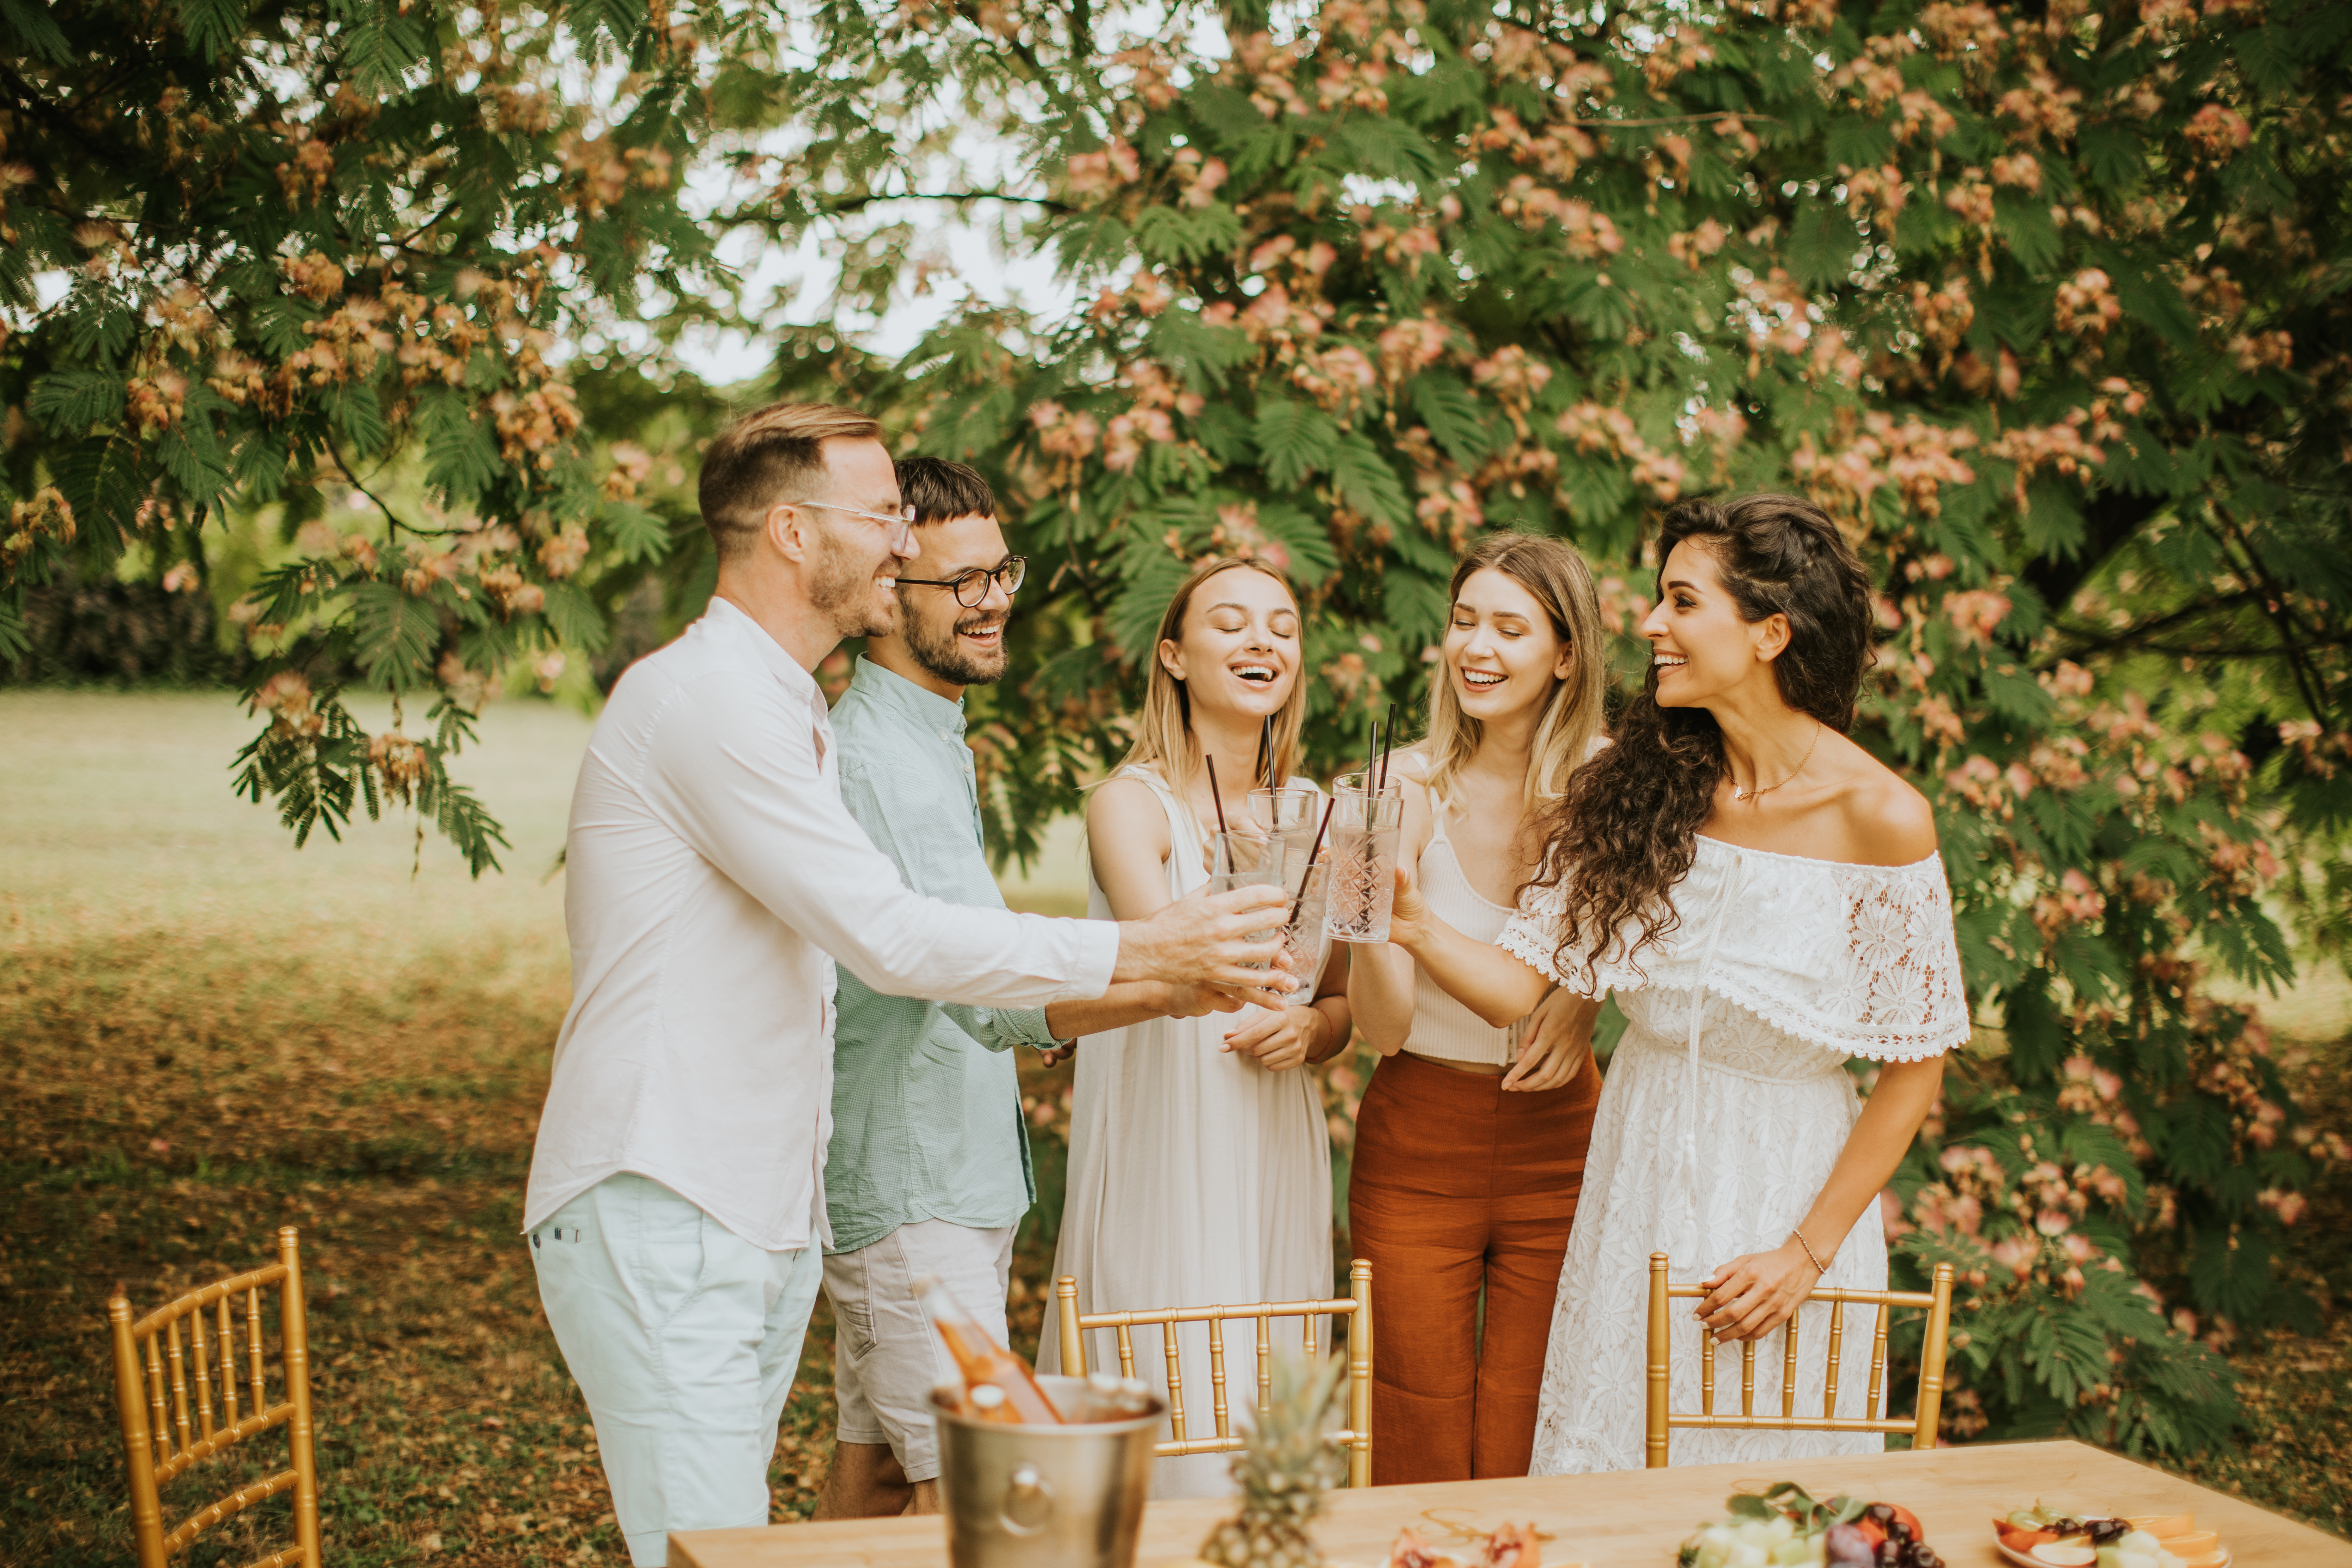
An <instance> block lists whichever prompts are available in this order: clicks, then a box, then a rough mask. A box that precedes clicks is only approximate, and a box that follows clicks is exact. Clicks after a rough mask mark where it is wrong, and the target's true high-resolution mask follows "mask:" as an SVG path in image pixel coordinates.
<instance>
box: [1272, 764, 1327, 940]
mask: <svg viewBox="0 0 2352 1568" xmlns="http://www.w3.org/2000/svg"><path fill="white" fill-rule="evenodd" d="M1338 804H1339V796H1337V795H1327V796H1325V797H1324V801H1323V823H1322V826H1319V827H1318V828H1316V830H1315V845H1314V847H1312V848H1311V849H1309V850H1307V869H1306V870H1304V871H1301V872H1300V873H1299V874H1298V896H1297V898H1295V899H1293V900H1290V918H1289V919H1288V920H1286V921H1283V922H1282V923H1283V924H1284V925H1286V926H1295V925H1297V923H1298V911H1299V910H1301V909H1303V908H1305V907H1306V904H1307V882H1308V881H1309V880H1310V879H1312V878H1313V877H1314V875H1315V858H1316V857H1317V856H1318V855H1320V854H1322V853H1323V835H1324V833H1325V832H1326V831H1327V830H1328V829H1329V827H1330V826H1331V808H1332V807H1333V806H1334V805H1338Z"/></svg>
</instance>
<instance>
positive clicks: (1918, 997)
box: [1649, 850, 1969, 1061]
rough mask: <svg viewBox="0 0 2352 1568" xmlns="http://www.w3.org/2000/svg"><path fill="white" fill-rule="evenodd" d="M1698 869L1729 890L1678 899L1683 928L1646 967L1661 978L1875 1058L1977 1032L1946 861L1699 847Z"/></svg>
mask: <svg viewBox="0 0 2352 1568" xmlns="http://www.w3.org/2000/svg"><path fill="white" fill-rule="evenodd" d="M1694 869H1695V871H1703V872H1704V875H1698V876H1694V878H1693V881H1694V882H1705V883H1707V884H1708V885H1709V886H1708V888H1707V889H1706V890H1707V892H1709V893H1712V892H1713V890H1714V889H1718V888H1719V889H1722V893H1723V896H1722V898H1721V900H1720V902H1719V903H1718V902H1717V900H1716V899H1714V898H1713V897H1695V898H1693V899H1692V900H1690V901H1688V902H1686V903H1683V904H1681V906H1680V907H1681V909H1682V911H1683V915H1684V920H1685V928H1684V929H1683V930H1682V931H1679V932H1677V933H1676V938H1677V940H1676V941H1675V943H1674V944H1673V952H1672V953H1671V954H1670V955H1669V956H1667V957H1665V958H1664V960H1663V962H1661V963H1656V964H1653V965H1650V966H1649V967H1650V969H1651V971H1652V975H1651V978H1652V983H1653V984H1660V985H1675V984H1681V985H1692V986H1697V987H1699V988H1702V989H1705V990H1707V991H1712V992H1714V993H1716V994H1717V995H1719V996H1722V997H1725V998H1726V999H1727V1000H1729V1001H1732V1002H1736V1003H1738V1005H1741V1006H1743V1007H1746V1008H1747V1009H1748V1010H1749V1011H1750V1012H1753V1013H1756V1014H1758V1015H1759V1016H1762V1017H1764V1018H1766V1019H1768V1020H1769V1021H1770V1022H1771V1023H1773V1024H1774V1025H1777V1026H1779V1027H1780V1028H1782V1029H1785V1030H1787V1031H1788V1032H1789V1033H1790V1034H1792V1035H1797V1036H1800V1037H1803V1038H1805V1039H1808V1040H1811V1041H1813V1042H1814V1043H1815V1044H1817V1045H1822V1046H1825V1047H1829V1048H1830V1049H1832V1050H1836V1051H1841V1052H1843V1053H1844V1054H1846V1055H1848V1056H1855V1057H1868V1058H1872V1059H1874V1060H1876V1061H1921V1060H1925V1059H1926V1058H1929V1057H1935V1056H1940V1055H1942V1054H1943V1053H1944V1052H1946V1051H1948V1050H1950V1049H1952V1048H1953V1047H1956V1046H1958V1045H1960V1044H1962V1043H1963V1042H1965V1041H1966V1040H1967V1039H1968V1037H1969V1003H1968V994H1967V991H1966V990H1965V988H1964V987H1963V986H1962V985H1961V984H1960V954H1959V944H1958V940H1957V939H1956V938H1955V936H1954V934H1953V931H1952V896H1951V891H1950V889H1948V887H1947V886H1946V884H1945V881H1944V866H1943V862H1942V861H1941V860H1938V859H1928V860H1922V861H1920V862H1919V863H1917V864H1916V865H1912V866H1849V865H1841V864H1836V863H1833V862H1830V861H1822V860H1801V859H1798V858H1795V857H1792V856H1771V855H1765V854H1762V853H1760V852H1759V851H1756V850H1739V851H1733V852H1729V854H1728V855H1727V854H1725V853H1722V852H1718V853H1714V854H1708V855H1703V856H1702V857H1701V862H1700V866H1699V867H1698V868H1694ZM1698 890H1699V889H1693V891H1694V892H1697V891H1698ZM1694 909H1696V910H1697V911H1698V912H1697V913H1696V915H1694V914H1693V910H1694ZM1717 923H1719V924H1720V928H1721V929H1720V930H1719V931H1713V930H1711V929H1710V928H1711V927H1713V926H1715V925H1716V924H1717ZM1710 937H1711V938H1712V940H1710ZM1702 955H1705V956H1703V957H1702Z"/></svg>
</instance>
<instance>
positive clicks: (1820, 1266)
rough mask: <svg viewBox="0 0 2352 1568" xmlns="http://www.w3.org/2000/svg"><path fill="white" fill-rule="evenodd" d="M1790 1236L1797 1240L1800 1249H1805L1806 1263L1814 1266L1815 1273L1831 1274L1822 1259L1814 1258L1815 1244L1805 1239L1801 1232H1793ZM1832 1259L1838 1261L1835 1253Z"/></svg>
mask: <svg viewBox="0 0 2352 1568" xmlns="http://www.w3.org/2000/svg"><path fill="white" fill-rule="evenodd" d="M1789 1234H1790V1236H1792V1237H1795V1238H1796V1242H1797V1245H1798V1246H1799V1247H1803V1248H1804V1249H1805V1261H1806V1262H1808V1263H1810V1264H1811V1265H1812V1266H1813V1272H1814V1273H1816V1274H1827V1273H1828V1272H1829V1267H1828V1265H1827V1264H1824V1263H1823V1262H1822V1260H1821V1259H1820V1258H1816V1257H1814V1256H1813V1244H1812V1243H1811V1242H1810V1241H1807V1240H1806V1239H1805V1233H1804V1232H1803V1231H1801V1230H1792V1231H1790V1233H1789ZM1830 1258H1831V1261H1832V1262H1834V1261H1836V1259H1837V1254H1836V1253H1834V1252H1832V1253H1831V1254H1830Z"/></svg>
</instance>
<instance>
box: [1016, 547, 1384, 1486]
mask: <svg viewBox="0 0 2352 1568" xmlns="http://www.w3.org/2000/svg"><path fill="white" fill-rule="evenodd" d="M1155 651H1156V657H1155V658H1154V660H1153V664H1152V669H1151V674H1150V682H1149V685H1148V687H1147V689H1146V692H1145V697H1144V703H1143V711H1142V715H1141V718H1140V721H1139V725H1138V735H1137V739H1136V743H1135V747H1134V749H1133V750H1132V751H1130V752H1129V753H1128V756H1127V760H1126V761H1125V762H1124V763H1122V764H1121V765H1120V767H1119V768H1118V771H1117V772H1116V773H1113V775H1112V776H1111V777H1110V778H1109V779H1108V780H1107V781H1105V782H1104V783H1103V784H1100V785H1098V786H1097V788H1096V789H1095V791H1094V793H1093V795H1091V796H1090V797H1089V798H1088V801H1087V858H1088V877H1087V912H1088V913H1089V914H1090V915H1092V916H1094V917H1095V918H1097V919H1098V920H1134V919H1138V918H1139V917H1140V916H1141V915H1143V914H1145V913H1148V912H1150V910H1157V909H1160V908H1162V907H1164V906H1165V905H1167V904H1169V903H1170V902H1172V901H1173V900H1177V899H1180V898H1182V897H1184V896H1185V895H1187V894H1189V893H1192V892H1193V891H1195V890H1197V889H1200V888H1201V886H1202V883H1204V882H1205V881H1206V880H1207V878H1208V868H1207V858H1206V847H1207V845H1208V844H1209V841H1210V840H1209V835H1210V833H1211V832H1213V830H1214V829H1215V826H1216V822H1217V811H1216V805H1215V803H1214V802H1213V800H1212V799H1211V796H1210V792H1209V770H1208V767H1207V762H1208V760H1209V759H1210V758H1214V759H1215V761H1216V764H1217V768H1216V771H1217V778H1218V781H1219V783H1220V784H1222V785H1223V791H1224V795H1223V800H1224V815H1225V818H1226V820H1227V822H1228V824H1229V825H1232V826H1234V827H1236V828H1239V826H1240V825H1241V823H1242V821H1243V820H1244V819H1245V818H1246V816H1247V815H1248V812H1247V804H1246V796H1247V794H1248V791H1249V789H1250V787H1251V784H1252V783H1253V782H1254V775H1255V771H1256V767H1257V756H1258V747H1259V742H1260V737H1261V735H1263V734H1265V733H1266V732H1267V731H1268V728H1269V726H1268V720H1269V718H1270V719H1271V721H1272V722H1271V726H1270V728H1271V737H1272V744H1271V750H1272V752H1273V766H1272V769H1271V772H1272V773H1273V774H1274V776H1276V777H1279V778H1286V779H1288V781H1289V783H1290V784H1292V785H1294V786H1302V787H1312V786H1311V785H1310V784H1308V781H1307V780H1305V779H1300V778H1292V777H1290V769H1291V766H1292V763H1293V759H1294V758H1295V757H1296V755H1297V747H1298V732H1299V729H1300V726H1301V724H1302V722H1303V721H1304V719H1305V715H1306V697H1305V691H1304V689H1303V688H1302V686H1301V684H1300V675H1301V670H1302V665H1303V659H1304V651H1303V649H1302V647H1301V646H1300V642H1299V625H1298V603H1297V599H1296V598H1295V597H1294V596H1293V595H1292V594H1291V591H1290V586H1289V584H1287V583H1286V582H1285V581H1284V579H1283V578H1282V576H1281V575H1280V574H1278V573H1276V572H1275V571H1273V570H1272V569H1270V568H1269V567H1267V566H1265V565H1264V564H1263V563H1259V562H1255V561H1250V560H1233V559H1225V560H1219V561H1213V562H1210V563H1207V564H1205V565H1203V566H1202V568H1201V569H1200V570H1199V571H1197V572H1195V573H1193V574H1192V575H1191V576H1190V577H1188V578H1186V579H1185V581H1184V582H1183V584H1181V585H1180V586H1179V587H1178V588H1177V590H1176V595H1175V597H1174V598H1173V599H1172V600H1171V601H1170V603H1169V605H1168V609H1167V612H1166V614H1165V615H1164V616H1162V617H1161V620H1160V638H1159V642H1158V647H1157V648H1156V650H1155ZM1345 954H1346V950H1345V949H1344V948H1342V949H1339V953H1338V955H1337V956H1332V955H1331V949H1330V946H1329V944H1328V943H1327V944H1324V945H1323V947H1322V948H1321V950H1320V951H1319V952H1318V955H1317V958H1316V961H1315V967H1316V968H1317V969H1318V972H1319V975H1318V982H1317V984H1316V988H1315V992H1314V994H1313V997H1312V1000H1311V1003H1310V1004H1309V1005H1298V1006H1291V1007H1288V1008H1286V1009H1283V1010H1281V1011H1279V1012H1276V1011H1271V1010H1268V1009H1265V1008H1262V1007H1251V1008H1245V1009H1244V1010H1243V1011H1242V1012H1240V1013H1235V1014H1213V1015H1211V1016H1206V1017H1194V1018H1160V1019H1154V1020H1152V1021H1150V1022H1149V1023H1143V1024H1137V1025H1134V1026H1130V1027H1128V1028H1125V1029H1117V1030H1113V1031H1110V1032H1108V1033H1107V1034H1101V1035H1090V1036H1088V1037H1086V1038H1085V1039H1083V1040H1082V1041H1081V1042H1080V1043H1079V1047H1078V1053H1077V1083H1076V1092H1075V1096H1074V1100H1073V1105H1072V1111H1071V1118H1070V1177H1069V1195H1068V1198H1067V1201H1066V1205H1065V1206H1064V1208H1063V1211H1062V1233H1061V1239H1060V1241H1059V1243H1058V1245H1057V1246H1056V1247H1055V1257H1054V1277H1055V1279H1060V1278H1061V1277H1062V1276H1064V1275H1070V1276H1073V1277H1075V1278H1076V1280H1077V1282H1078V1309H1079V1310H1080V1311H1083V1312H1100V1311H1122V1310H1133V1309H1142V1308H1149V1307H1176V1306H1202V1307H1205V1306H1214V1305H1220V1304H1227V1303H1235V1302H1245V1301H1267V1300H1280V1301H1295V1300H1314V1299H1319V1298H1323V1297H1328V1295H1329V1294H1330V1293H1331V1285H1332V1279H1331V1145H1330V1139H1329V1134H1328V1131H1327V1130H1326V1128H1325V1124H1324V1116H1323V1103H1322V1097H1321V1094H1320V1092H1319V1091H1318V1087H1317V1084H1316V1079H1315V1075H1314V1074H1313V1073H1312V1072H1310V1071H1308V1070H1307V1068H1308V1067H1309V1065H1310V1064H1312V1063H1315V1062H1320V1061H1323V1060H1326V1059H1328V1058H1330V1057H1332V1056H1334V1055H1336V1054H1338V1052H1339V1050H1340V1049H1341V1048H1342V1047H1345V1046H1346V1044H1347V1043H1348V1039H1349V1034H1350V1026H1349V1014H1348V998H1347V985H1348V977H1347V960H1346V956H1345ZM1322 1332H1328V1327H1327V1328H1326V1329H1325V1330H1323V1331H1318V1337H1319V1334H1320V1333H1322ZM1179 1346H1180V1356H1181V1371H1182V1376H1183V1384H1184V1393H1185V1402H1186V1416H1187V1432H1188V1435H1191V1436H1200V1435H1202V1434H1204V1433H1208V1432H1212V1431H1213V1430H1214V1428H1213V1426H1212V1415H1211V1403H1210V1401H1211V1385H1210V1360H1209V1329H1208V1326H1207V1325H1206V1324H1198V1323H1196V1324H1189V1325H1186V1326H1184V1327H1183V1328H1182V1329H1181V1330H1180V1331H1179ZM1062 1358H1063V1348H1062V1345H1061V1343H1060V1330H1059V1324H1058V1323H1057V1321H1055V1315H1053V1314H1050V1313H1049V1314H1048V1315H1047V1318H1046V1323H1045V1338H1044V1342H1042V1343H1041V1344H1040V1346H1039V1348H1038V1354H1037V1364H1038V1367H1039V1369H1040V1370H1042V1371H1047V1372H1055V1371H1059V1370H1060V1369H1061V1366H1062ZM1136 1358H1137V1371H1138V1372H1139V1373H1140V1374H1142V1375H1144V1376H1146V1377H1148V1378H1150V1379H1151V1380H1152V1381H1153V1383H1154V1384H1155V1385H1160V1384H1164V1383H1165V1380H1166V1375H1167V1372H1166V1362H1165V1358H1164V1356H1163V1354H1162V1352H1161V1347H1160V1343H1159V1342H1158V1340H1157V1338H1156V1335H1155V1333H1154V1331H1150V1330H1143V1331H1139V1335H1138V1342H1137V1345H1136ZM1087 1364H1088V1365H1089V1366H1090V1367H1100V1366H1104V1365H1109V1366H1112V1367H1116V1366H1117V1364H1118V1362H1117V1351H1116V1347H1115V1344H1114V1342H1113V1340H1112V1338H1111V1335H1110V1333H1109V1332H1108V1331H1097V1333H1095V1334H1094V1335H1092V1336H1091V1340H1090V1342H1089V1343H1088V1345H1087ZM1256 1366H1257V1354H1256V1333H1255V1329H1254V1328H1252V1327H1251V1326H1250V1325H1248V1324H1242V1325H1239V1326H1237V1327H1234V1328H1231V1329H1229V1330H1228V1331H1226V1335H1225V1375H1226V1380H1227V1381H1226V1388H1227V1391H1228V1397H1229V1398H1230V1399H1231V1400H1232V1403H1233V1407H1234V1408H1235V1409H1236V1410H1241V1409H1245V1408H1246V1405H1247V1399H1248V1393H1247V1391H1249V1390H1252V1389H1254V1388H1255V1380H1256ZM1163 1392H1164V1389H1163ZM1232 1489H1233V1481H1232V1479H1231V1474H1230V1460H1229V1458H1228V1457H1227V1456H1225V1455H1222V1454H1197V1455H1191V1456H1187V1457H1185V1458H1173V1459H1160V1460H1158V1461H1156V1466H1155V1469H1154V1472H1153V1477H1152V1495H1153V1496H1155V1497H1206V1496H1216V1495H1220V1494H1223V1493H1225V1492H1229V1491H1231V1490H1232Z"/></svg>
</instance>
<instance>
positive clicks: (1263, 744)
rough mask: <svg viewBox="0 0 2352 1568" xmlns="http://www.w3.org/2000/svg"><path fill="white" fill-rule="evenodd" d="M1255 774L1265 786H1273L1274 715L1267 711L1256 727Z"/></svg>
mask: <svg viewBox="0 0 2352 1568" xmlns="http://www.w3.org/2000/svg"><path fill="white" fill-rule="evenodd" d="M1257 775H1258V777H1259V778H1261V779H1264V780H1265V787H1266V788H1268V789H1272V788H1273V787H1274V715H1273V714H1271V713H1269V714H1267V715H1266V716H1265V720H1264V721H1262V722H1260V723H1259V725H1258V727H1257Z"/></svg>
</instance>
